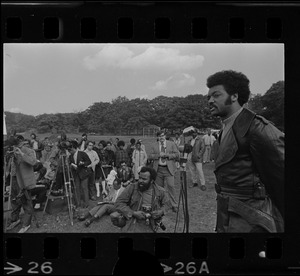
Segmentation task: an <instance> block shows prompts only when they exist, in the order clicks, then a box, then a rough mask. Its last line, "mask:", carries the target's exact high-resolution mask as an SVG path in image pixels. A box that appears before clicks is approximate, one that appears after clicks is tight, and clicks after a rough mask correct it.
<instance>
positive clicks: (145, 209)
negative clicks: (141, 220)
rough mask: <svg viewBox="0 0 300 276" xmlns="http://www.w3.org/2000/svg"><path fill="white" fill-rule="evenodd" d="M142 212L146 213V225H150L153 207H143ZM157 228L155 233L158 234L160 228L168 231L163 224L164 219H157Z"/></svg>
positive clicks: (155, 221)
mask: <svg viewBox="0 0 300 276" xmlns="http://www.w3.org/2000/svg"><path fill="white" fill-rule="evenodd" d="M142 211H143V212H144V213H145V216H146V225H149V224H150V218H151V212H152V207H151V205H144V204H143V205H142ZM154 223H155V228H154V231H155V232H156V231H157V230H158V228H161V229H162V230H163V231H165V230H166V226H165V225H164V224H163V222H162V217H160V218H158V219H155V220H154Z"/></svg>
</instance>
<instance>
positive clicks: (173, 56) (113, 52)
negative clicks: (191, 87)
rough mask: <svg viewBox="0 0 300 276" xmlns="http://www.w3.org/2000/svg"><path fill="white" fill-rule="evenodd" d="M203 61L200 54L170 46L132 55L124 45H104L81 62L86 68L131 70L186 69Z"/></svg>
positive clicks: (191, 68)
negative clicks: (185, 51) (188, 52)
mask: <svg viewBox="0 0 300 276" xmlns="http://www.w3.org/2000/svg"><path fill="white" fill-rule="evenodd" d="M203 61H204V57H203V56H201V55H183V54H181V53H180V51H179V50H177V49H172V48H163V47H154V46H150V47H148V48H147V49H146V50H145V51H144V52H142V53H140V54H138V55H134V53H133V52H132V51H131V50H129V49H128V48H127V47H125V46H120V45H106V46H105V47H104V48H103V49H102V50H101V51H99V52H98V53H97V54H96V55H94V56H87V57H85V58H84V60H83V64H84V66H85V67H86V68H87V69H88V70H96V69H97V68H99V67H102V66H111V67H115V68H121V69H132V70H145V69H148V70H149V69H150V70H158V69H161V70H171V71H187V70H193V69H197V68H199V67H201V66H202V65H203Z"/></svg>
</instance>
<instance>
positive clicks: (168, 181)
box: [155, 166, 178, 208]
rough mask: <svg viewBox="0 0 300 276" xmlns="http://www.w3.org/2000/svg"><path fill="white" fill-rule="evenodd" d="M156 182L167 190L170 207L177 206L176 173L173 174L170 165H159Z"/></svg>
mask: <svg viewBox="0 0 300 276" xmlns="http://www.w3.org/2000/svg"><path fill="white" fill-rule="evenodd" d="M155 183H156V184H157V185H159V186H161V187H163V188H164V189H165V190H166V193H167V198H168V199H167V202H168V205H169V206H168V207H171V208H172V207H177V205H178V203H177V200H176V198H175V183H174V175H171V173H170V171H169V169H168V167H161V166H158V169H157V176H156V180H155Z"/></svg>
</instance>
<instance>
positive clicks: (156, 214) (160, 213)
mask: <svg viewBox="0 0 300 276" xmlns="http://www.w3.org/2000/svg"><path fill="white" fill-rule="evenodd" d="M151 215H152V218H153V219H158V218H160V217H162V216H163V215H164V211H163V210H155V211H153V212H152V213H151Z"/></svg>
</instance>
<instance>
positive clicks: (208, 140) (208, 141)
mask: <svg viewBox="0 0 300 276" xmlns="http://www.w3.org/2000/svg"><path fill="white" fill-rule="evenodd" d="M203 140H204V144H205V146H212V145H213V143H214V141H215V140H216V138H215V137H214V136H213V135H208V134H205V135H204V136H203Z"/></svg>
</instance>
